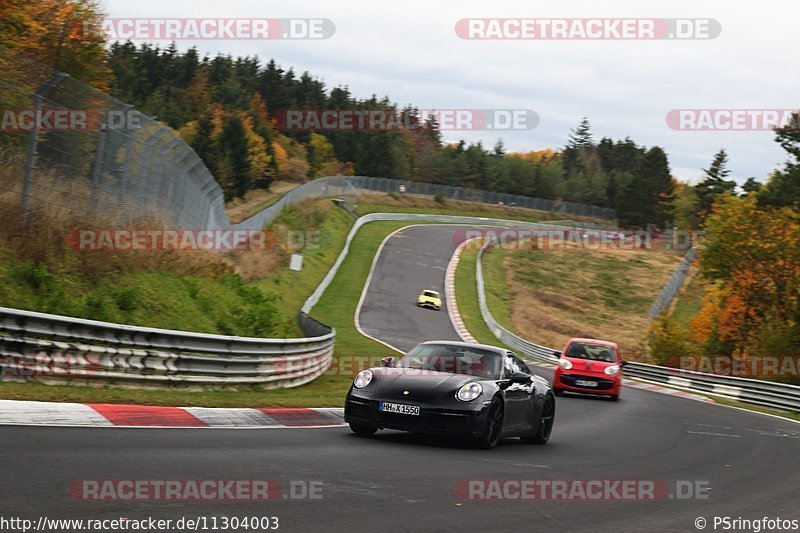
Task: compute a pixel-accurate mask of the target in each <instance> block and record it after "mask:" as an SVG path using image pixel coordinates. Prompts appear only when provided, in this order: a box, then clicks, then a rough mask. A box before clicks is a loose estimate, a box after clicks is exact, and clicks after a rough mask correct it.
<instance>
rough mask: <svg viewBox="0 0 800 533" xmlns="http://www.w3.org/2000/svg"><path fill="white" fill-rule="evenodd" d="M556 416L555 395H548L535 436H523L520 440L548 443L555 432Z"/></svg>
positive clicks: (529, 442)
mask: <svg viewBox="0 0 800 533" xmlns="http://www.w3.org/2000/svg"><path fill="white" fill-rule="evenodd" d="M555 418H556V401H555V398H553V396H550V395H547V397H545V399H544V405H542V416H541V417H540V418H539V425H538V426H537V428H536V434H535V435H534V436H533V437H521V438H520V440H522V442H524V443H526V444H546V443H547V441H548V440H550V434H551V433H552V432H553V422H554V421H555Z"/></svg>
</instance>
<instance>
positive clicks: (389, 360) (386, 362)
mask: <svg viewBox="0 0 800 533" xmlns="http://www.w3.org/2000/svg"><path fill="white" fill-rule="evenodd" d="M381 366H386V367H393V366H394V357H384V358H383V359H381Z"/></svg>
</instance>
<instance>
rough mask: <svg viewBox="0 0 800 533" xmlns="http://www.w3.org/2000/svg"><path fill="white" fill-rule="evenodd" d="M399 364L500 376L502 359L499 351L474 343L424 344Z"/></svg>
mask: <svg viewBox="0 0 800 533" xmlns="http://www.w3.org/2000/svg"><path fill="white" fill-rule="evenodd" d="M397 366H398V367H401V368H414V369H418V370H428V371H433V372H448V373H450V374H464V375H468V376H479V377H487V378H491V379H500V374H501V370H502V359H501V357H500V354H498V353H495V352H492V351H489V350H481V349H480V348H473V347H470V346H458V345H450V344H420V345H419V346H417V347H416V348H414V349H412V350H411V351H410V352H408V353H407V354H406V355H405V356H404V357H403V358H402V359H400V361H399V362H398V363H397Z"/></svg>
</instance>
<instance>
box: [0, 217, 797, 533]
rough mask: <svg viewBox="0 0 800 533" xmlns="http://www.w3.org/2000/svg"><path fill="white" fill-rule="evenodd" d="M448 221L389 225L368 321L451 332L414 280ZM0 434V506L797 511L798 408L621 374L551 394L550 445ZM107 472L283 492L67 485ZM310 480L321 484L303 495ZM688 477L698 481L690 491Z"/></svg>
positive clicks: (98, 511)
mask: <svg viewBox="0 0 800 533" xmlns="http://www.w3.org/2000/svg"><path fill="white" fill-rule="evenodd" d="M462 229H463V228H462ZM455 231H456V229H455V228H454V227H448V226H418V227H414V228H408V229H405V230H402V231H401V232H399V233H398V234H396V235H395V236H393V237H392V238H390V239H389V240H388V241H387V243H386V246H385V247H384V249H383V252H382V255H381V257H380V259H379V260H378V262H377V264H376V268H375V271H374V274H373V277H372V280H371V282H370V285H369V290H368V291H367V294H366V298H365V299H364V302H363V305H362V308H361V315H360V321H361V326H362V328H363V329H364V331H365V332H367V333H368V334H369V335H371V336H374V337H376V338H379V339H380V340H382V341H384V342H387V343H389V344H391V345H393V346H396V347H398V348H400V349H402V350H405V349H408V348H409V347H411V346H413V345H414V344H416V343H417V342H419V341H421V340H430V339H458V338H459V337H458V335H457V334H456V332H455V331H454V329H453V327H452V325H451V324H450V321H449V317H448V315H447V312H446V310H444V309H443V310H442V311H439V312H436V311H432V310H428V309H421V308H418V307H416V305H414V302H415V298H416V295H417V294H418V293H419V291H420V290H421V289H422V288H435V289H438V290H440V291H441V290H442V289H443V280H444V273H445V270H444V269H445V267H446V266H447V263H448V262H449V260H450V256H451V254H452V252H453V249H454V248H455V246H456V243H455V242H454V241H456V240H457V239H454V237H453V236H454V232H455ZM461 234H463V231H462V232H461ZM353 297H354V298H357V297H358V295H353ZM535 368H536V371H537V372H540V373H541V374H542V375H544V376H545V377H547V378H548V379H550V378H551V377H552V376H551V375H550V373H549V372H548V371H547V369H543V368H540V367H535ZM0 449H2V451H3V453H2V458H3V465H2V476H0V491H1V493H2V494H3V495H4V497H3V500H2V501H0V509H1V511H0V516H2V517H5V518H8V517H12V516H14V517H22V518H27V519H32V520H34V521H36V520H37V519H38V518H39V517H41V516H46V517H48V518H82V519H87V518H92V519H114V518H120V517H126V518H129V519H132V518H135V519H142V518H147V517H153V518H156V519H173V520H177V519H179V518H181V517H188V518H197V517H208V518H209V519H210V517H214V516H216V517H220V516H228V517H233V516H236V517H242V518H244V517H264V516H274V517H278V519H279V524H280V527H279V531H280V530H283V531H381V532H393V531H464V530H468V531H500V530H516V531H697V530H698V529H697V528H696V526H695V524H696V520H697V519H698V518H703V519H705V520H706V522H705V524H706V525H705V530H707V531H714V530H715V529H714V527H713V519H714V517H715V516H717V517H726V516H727V517H730V518H731V519H734V518H744V519H750V520H761V519H762V518H764V517H768V518H771V519H774V518H781V519H784V520H791V519H800V507H799V506H798V501H800V483H798V482H799V481H800V476H798V465H800V459H798V458H799V457H800V426H798V425H797V424H795V423H792V422H789V421H784V420H780V419H777V418H772V417H767V416H762V415H758V414H753V413H749V412H744V411H740V410H735V409H731V408H726V407H723V406H719V405H715V404H711V403H701V402H696V401H692V400H688V399H684V398H677V397H673V396H668V395H663V394H657V393H653V392H648V391H644V390H639V389H632V388H625V389H624V390H623V394H622V398H621V400H620V401H619V402H611V401H607V400H604V399H592V398H584V397H575V396H564V397H559V398H558V399H557V413H556V423H555V428H554V430H553V436H552V438H551V440H550V443H549V444H547V445H545V446H535V445H524V444H521V443H520V442H519V441H518V440H508V441H504V442H502V443H501V445H500V446H498V447H497V448H496V449H494V450H489V451H485V450H477V449H472V448H470V447H469V446H467V445H466V444H465V443H462V442H460V441H458V440H442V439H439V438H431V437H426V436H417V435H412V434H406V433H402V432H396V431H381V432H379V433H378V434H377V435H376V436H375V437H374V438H369V439H365V438H359V437H356V436H355V435H353V434H352V433H351V432H350V430H349V429H348V428H346V427H333V428H319V429H264V430H228V429H121V428H86V429H78V428H41V427H39V428H35V427H0ZM107 479H116V480H120V479H126V480H152V479H161V480H163V479H170V480H200V479H216V480H241V479H270V480H277V481H278V482H280V485H281V487H282V492H281V493H280V494H279V495H278V497H277V499H276V500H273V501H267V502H264V501H258V502H252V501H113V502H108V501H86V500H83V499H81V496H80V494H77V495H76V494H74V493H73V494H70V486H74V484H75V483H76V481H77V480H107ZM469 480H562V481H574V480H595V481H600V482H613V481H614V480H644V481H652V482H654V483H655V484H657V486H659V487H666V489H667V492H666V493H661V494H660V495H659V499H657V500H642V499H633V500H618V499H617V500H614V499H612V500H611V501H595V500H586V499H575V498H572V499H568V500H563V501H549V500H541V499H532V500H526V501H471V500H469V499H468V498H465V497H464V496H465V494H464V493H463V491H460V492H458V493H457V492H456V491H455V488H456V487H457V486H460V487H463V486H465V485H464V484H465V483H468V481H469ZM292 482H294V483H292ZM308 482H313V483H311V486H313V487H321V489H320V491H319V492H318V493H317V495H319V496H321V497H313V498H312V497H308V496H309V495H308V494H307V493H306V494H305V495H304V492H307V491H305V490H304V489H303V487H304V486H306V487H307V486H308V484H306V485H304V483H308ZM320 482H321V485H320V484H319V483H320ZM483 486H484V487H486V486H488V485H483ZM504 486H506V487H507V486H509V485H508V484H506V485H504ZM291 487H295V488H296V489H297V490H295V491H294V493H293V492H292V490H293V489H290V488H291ZM679 487H680V488H679ZM687 487H690V488H687ZM695 491H696V492H701V494H699V495H700V496H701V498H697V497H691V498H688V499H684V496H687V494H688V495H689V496H698V494H694V492H695ZM479 495H480V493H477V496H479ZM284 496H286V498H284ZM697 523H698V524H701V525H702V522H700V521H698V522H697ZM207 524H210V522H207ZM3 530H4V531H11V529H3ZM173 530H175V531H177V529H173ZM201 530H202V529H201ZM206 530H207V531H212V529H206ZM228 530H229V531H230V530H231V529H228ZM239 530H241V531H246V529H243V528H239ZM250 530H252V529H250ZM721 530H722V529H721V528H720V526H718V527H717V529H716V531H721ZM729 530H730V529H729ZM54 531H55V530H54Z"/></svg>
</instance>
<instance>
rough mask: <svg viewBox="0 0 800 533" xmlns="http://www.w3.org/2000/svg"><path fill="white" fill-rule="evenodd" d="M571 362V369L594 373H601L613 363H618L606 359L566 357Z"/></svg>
mask: <svg viewBox="0 0 800 533" xmlns="http://www.w3.org/2000/svg"><path fill="white" fill-rule="evenodd" d="M566 359H568V360H569V361H570V362H571V363H572V371H579V372H588V373H596V374H603V371H604V370H605V369H606V368H607V367H609V366H613V365H618V364H619V363H609V362H607V361H595V360H592V359H580V358H578V357H567V358H566Z"/></svg>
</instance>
